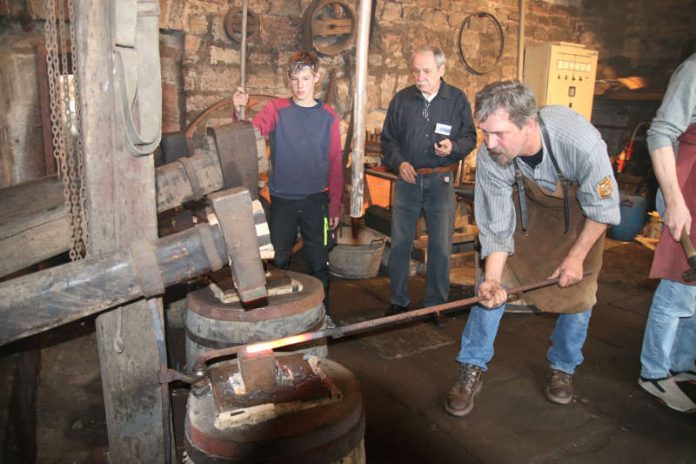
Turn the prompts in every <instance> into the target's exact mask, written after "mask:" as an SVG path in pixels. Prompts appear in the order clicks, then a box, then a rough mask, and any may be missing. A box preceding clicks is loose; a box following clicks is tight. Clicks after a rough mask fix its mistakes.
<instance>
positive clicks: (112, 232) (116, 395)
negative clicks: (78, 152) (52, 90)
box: [75, 0, 169, 463]
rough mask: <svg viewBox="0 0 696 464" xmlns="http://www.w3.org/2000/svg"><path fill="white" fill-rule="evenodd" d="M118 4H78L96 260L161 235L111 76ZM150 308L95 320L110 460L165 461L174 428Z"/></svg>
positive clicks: (149, 183) (142, 160)
mask: <svg viewBox="0 0 696 464" xmlns="http://www.w3.org/2000/svg"><path fill="white" fill-rule="evenodd" d="M120 1H122V0H115V1H114V0H76V1H75V9H76V14H75V20H76V27H77V40H76V46H77V55H78V56H77V60H78V61H77V63H78V69H79V71H78V77H79V83H80V92H81V102H80V111H81V115H82V137H83V149H84V156H85V160H84V165H85V172H86V176H85V177H86V186H87V197H88V201H87V204H88V210H87V217H88V227H89V245H88V251H89V254H90V255H91V256H95V255H99V254H102V253H106V252H109V251H111V250H115V249H116V248H119V247H122V246H124V245H127V244H128V243H130V242H131V241H133V240H135V239H137V238H150V239H154V238H156V236H157V224H156V220H157V215H156V207H155V168H154V162H153V157H152V156H141V157H134V156H133V155H131V154H130V152H129V151H128V149H127V147H126V145H125V139H126V136H125V129H124V125H123V115H122V114H121V109H122V106H121V94H120V92H122V91H123V90H124V89H122V88H121V86H122V85H123V84H119V83H118V82H117V81H116V79H114V77H113V76H114V70H115V66H114V65H115V63H114V60H113V57H114V42H115V40H114V35H115V34H114V32H113V26H112V22H113V20H114V19H113V18H114V16H115V14H114V13H115V12H114V6H115V2H120ZM153 304H154V305H155V306H156V307H158V311H157V312H158V313H159V314H157V316H158V319H159V320H155V319H156V318H155V317H153V316H152V312H151V308H150V305H148V302H147V301H146V300H140V301H137V302H135V303H132V304H129V305H127V306H123V307H122V308H120V309H117V310H115V311H109V312H107V313H105V314H102V315H100V316H99V317H98V318H97V320H96V333H97V343H98V348H99V359H100V364H101V380H102V387H103V392H104V406H105V409H106V423H107V429H108V437H109V455H110V461H111V462H119V463H127V462H148V463H162V462H164V461H165V442H166V434H168V433H169V430H166V428H168V426H164V425H163V424H164V423H165V422H166V421H165V420H164V419H163V407H162V404H163V403H162V399H163V398H162V394H161V389H160V385H159V382H158V378H157V372H158V370H159V368H160V363H161V361H160V352H159V350H158V343H157V337H156V334H160V333H162V332H163V331H164V327H163V324H162V323H161V320H162V317H161V316H162V314H161V313H162V308H161V300H159V299H157V300H155V301H154V303H153Z"/></svg>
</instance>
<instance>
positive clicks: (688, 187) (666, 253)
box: [650, 124, 696, 285]
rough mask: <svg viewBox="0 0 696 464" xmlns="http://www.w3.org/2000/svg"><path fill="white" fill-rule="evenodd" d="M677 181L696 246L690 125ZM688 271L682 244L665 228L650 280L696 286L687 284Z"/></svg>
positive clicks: (694, 136)
mask: <svg viewBox="0 0 696 464" xmlns="http://www.w3.org/2000/svg"><path fill="white" fill-rule="evenodd" d="M677 182H678V183H679V188H680V189H681V191H682V194H683V195H684V200H685V201H686V206H687V208H689V212H690V213H691V234H690V238H691V243H696V124H692V125H690V126H689V127H688V128H687V129H686V132H684V133H683V134H682V135H681V137H679V155H678V156H677ZM688 268H689V263H688V261H687V260H686V253H684V249H683V248H682V246H681V244H680V243H679V242H678V241H675V240H674V237H672V234H671V233H670V232H669V229H667V228H663V229H662V233H661V234H660V240H659V241H658V243H657V248H656V249H655V256H654V257H653V262H652V267H651V269H650V277H651V278H653V279H669V280H673V281H675V282H681V283H683V284H686V285H696V282H686V281H684V278H683V277H682V273H683V272H684V271H686V270H687V269H688Z"/></svg>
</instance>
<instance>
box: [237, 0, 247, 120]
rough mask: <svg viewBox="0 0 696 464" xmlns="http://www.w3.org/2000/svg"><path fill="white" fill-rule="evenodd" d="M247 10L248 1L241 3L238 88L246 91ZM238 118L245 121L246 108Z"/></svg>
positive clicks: (243, 107)
mask: <svg viewBox="0 0 696 464" xmlns="http://www.w3.org/2000/svg"><path fill="white" fill-rule="evenodd" d="M248 9H249V2H248V0H243V1H242V45H241V50H240V54H239V56H240V61H241V63H240V71H239V74H240V77H239V86H240V87H241V88H243V89H246V47H247V12H248ZM239 118H240V119H241V120H242V121H243V120H245V119H246V107H245V106H242V108H241V110H240V111H239Z"/></svg>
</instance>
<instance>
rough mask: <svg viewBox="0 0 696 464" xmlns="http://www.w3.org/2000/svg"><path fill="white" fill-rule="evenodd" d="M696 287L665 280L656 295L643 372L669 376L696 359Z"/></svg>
mask: <svg viewBox="0 0 696 464" xmlns="http://www.w3.org/2000/svg"><path fill="white" fill-rule="evenodd" d="M695 314H696V286H693V285H686V284H682V283H680V282H674V281H672V280H667V279H662V280H660V284H659V285H658V286H657V290H655V294H654V295H653V300H652V304H651V305H650V314H648V322H647V325H646V326H645V335H644V337H643V348H642V350H641V353H640V362H641V364H642V368H641V371H640V375H641V377H643V378H646V379H659V378H663V377H667V376H668V375H669V371H670V370H672V371H675V372H680V371H688V370H691V369H692V368H693V366H694V361H695V360H696V315H695Z"/></svg>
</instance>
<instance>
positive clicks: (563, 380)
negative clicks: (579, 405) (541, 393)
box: [546, 369, 575, 404]
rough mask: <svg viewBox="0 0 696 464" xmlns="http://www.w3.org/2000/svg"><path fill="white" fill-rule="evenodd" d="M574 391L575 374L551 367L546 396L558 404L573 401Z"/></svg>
mask: <svg viewBox="0 0 696 464" xmlns="http://www.w3.org/2000/svg"><path fill="white" fill-rule="evenodd" d="M574 393H575V386H574V385H573V374H568V373H567V372H563V371H559V370H558V369H551V374H549V383H548V384H547V385H546V397H547V398H548V399H549V401H551V402H552V403H557V404H568V403H570V402H571V401H573V394H574Z"/></svg>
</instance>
